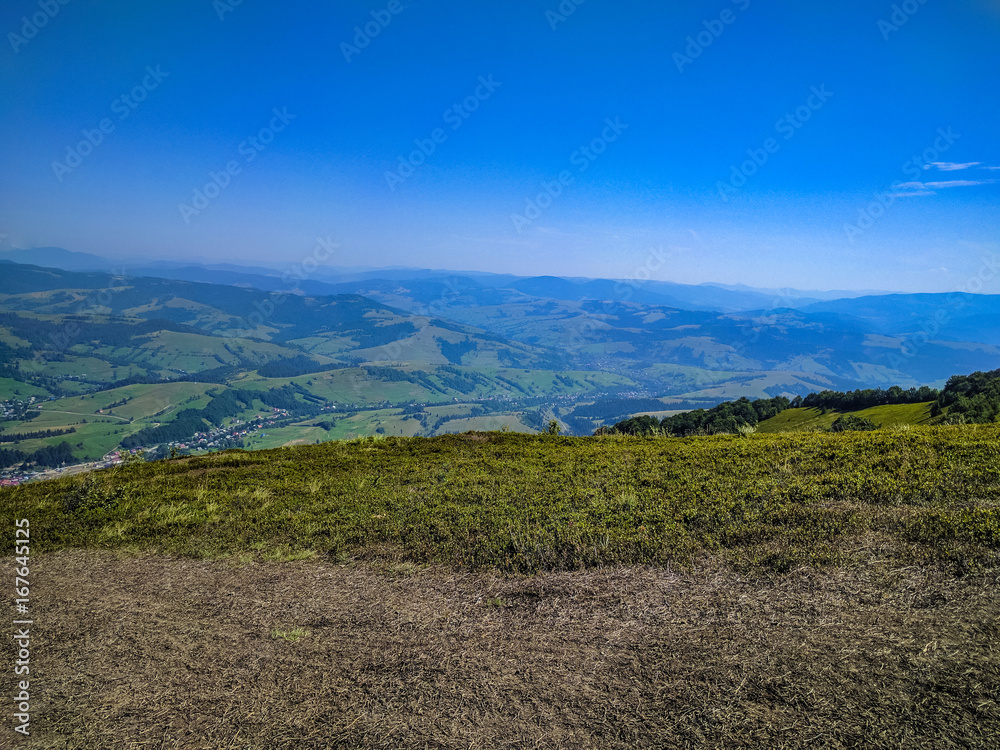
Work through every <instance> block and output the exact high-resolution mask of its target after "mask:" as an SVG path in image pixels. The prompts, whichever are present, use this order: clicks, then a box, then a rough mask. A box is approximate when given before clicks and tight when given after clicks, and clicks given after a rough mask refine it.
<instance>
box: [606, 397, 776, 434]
mask: <svg viewBox="0 0 1000 750" xmlns="http://www.w3.org/2000/svg"><path fill="white" fill-rule="evenodd" d="M790 405H791V402H790V401H789V400H788V399H787V398H785V397H784V396H779V397H777V398H765V399H758V400H756V401H751V400H750V399H748V398H741V399H739V400H737V401H727V402H726V403H724V404H719V405H718V406H713V407H712V408H711V409H695V410H694V411H688V412H684V413H683V414H675V415H674V416H672V417H664V418H663V419H662V420H658V419H657V418H656V417H652V416H650V415H648V414H645V415H643V416H640V417H632V418H631V419H626V420H624V421H622V422H619V423H618V424H616V425H614V426H612V427H602V428H600V429H598V430H597V432H595V433H594V434H595V435H608V434H621V435H654V434H666V435H671V436H673V437H687V436H688V435H717V434H719V433H732V432H737V431H738V430H739V429H740V427H744V426H749V427H756V426H757V423H758V422H763V421H764V420H765V419H770V418H771V417H773V416H776V415H778V414H780V413H781V412H783V411H784V410H785V409H787V408H789V406H790Z"/></svg>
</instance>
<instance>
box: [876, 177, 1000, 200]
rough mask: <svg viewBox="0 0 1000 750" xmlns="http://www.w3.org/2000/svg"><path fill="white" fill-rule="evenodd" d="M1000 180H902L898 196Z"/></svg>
mask: <svg viewBox="0 0 1000 750" xmlns="http://www.w3.org/2000/svg"><path fill="white" fill-rule="evenodd" d="M997 182H1000V180H944V181H941V182H901V183H900V184H899V185H897V186H896V190H897V192H896V193H894V195H895V196H896V197H897V198H903V197H907V196H916V195H935V192H934V191H935V190H947V189H948V188H956V187H975V186H976V185H992V184H994V183H997Z"/></svg>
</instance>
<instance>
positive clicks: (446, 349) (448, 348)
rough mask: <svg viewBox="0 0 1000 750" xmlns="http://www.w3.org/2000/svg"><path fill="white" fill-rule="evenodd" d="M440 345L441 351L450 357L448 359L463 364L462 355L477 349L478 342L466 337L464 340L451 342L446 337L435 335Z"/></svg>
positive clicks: (453, 362)
mask: <svg viewBox="0 0 1000 750" xmlns="http://www.w3.org/2000/svg"><path fill="white" fill-rule="evenodd" d="M434 340H435V341H436V342H437V344H438V346H439V347H441V353H442V354H443V355H444V356H445V357H447V358H448V361H449V362H451V363H452V364H456V365H460V364H462V356H463V355H465V354H468V353H469V352H471V351H475V349H476V342H475V341H473V340H472V339H469V338H466V339H463V340H462V341H458V342H456V343H454V344H453V343H451V342H450V341H446V340H445V339H442V338H439V337H437V336H435V337H434Z"/></svg>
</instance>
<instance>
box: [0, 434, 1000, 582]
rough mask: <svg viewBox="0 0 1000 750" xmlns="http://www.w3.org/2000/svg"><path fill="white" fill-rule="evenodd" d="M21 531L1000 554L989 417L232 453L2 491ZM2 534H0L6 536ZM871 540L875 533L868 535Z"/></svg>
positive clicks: (530, 564) (624, 551)
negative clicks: (878, 426)
mask: <svg viewBox="0 0 1000 750" xmlns="http://www.w3.org/2000/svg"><path fill="white" fill-rule="evenodd" d="M0 510H2V511H3V512H4V514H5V515H6V517H19V518H21V517H23V518H28V519H30V521H31V534H32V549H33V551H35V552H45V551H51V550H57V549H63V548H100V549H130V550H136V549H138V550H146V551H151V552H156V551H159V552H166V553H171V554H179V555H187V556H193V557H222V558H233V559H237V560H240V559H281V560H288V559H297V558H311V557H317V558H328V559H338V560H342V559H347V558H351V557H354V558H364V559H383V560H387V561H391V562H395V563H399V562H403V561H408V562H411V563H417V564H424V563H445V564H449V565H454V566H457V567H460V568H466V569H469V568H471V569H476V568H492V569H497V570H501V571H504V572H534V571H539V570H552V569H575V568H581V567H593V566H602V565H688V564H690V563H691V562H692V561H693V560H696V559H697V558H698V557H699V556H702V555H706V554H709V555H715V556H719V557H721V558H722V559H724V560H725V561H726V562H728V563H730V564H732V565H734V566H735V567H737V568H738V569H744V570H750V569H763V570H776V571H784V570H790V569H792V568H795V567H798V566H802V565H811V566H824V565H844V564H850V563H851V562H852V560H856V559H858V556H859V555H861V556H863V555H865V554H877V555H881V556H882V557H885V558H887V559H891V560H895V561H898V563H899V564H901V565H905V564H911V563H914V562H921V561H931V560H935V561H943V562H949V563H954V564H955V565H957V566H959V567H962V568H963V569H965V568H969V567H975V566H977V565H982V564H988V563H991V562H993V563H995V562H996V561H997V554H998V549H1000V527H998V524H1000V426H993V425H984V426H975V427H914V428H911V429H910V430H906V431H892V430H879V431H875V432H867V433H846V434H824V433H806V434H803V433H798V434H783V435H763V434H758V435H753V436H750V437H737V436H715V437H699V438H689V439H683V440H679V439H672V438H650V439H641V438H625V437H610V438H554V437H547V436H537V435H519V434H513V433H507V434H501V433H470V434H463V435H447V436H442V437H436V438H398V437H385V438H383V437H381V436H379V438H378V439H371V438H368V439H358V440H352V441H336V442H328V443H323V444H321V445H305V446H298V447H294V448H282V449H277V450H271V451H259V452H244V451H226V452H223V453H216V454H210V455H205V456H199V457H194V458H185V459H178V460H173V461H162V462H157V463H153V464H142V465H137V466H130V467H119V468H116V469H112V470H107V471H103V472H97V473H94V474H91V475H87V476H84V477H79V476H78V477H71V478H65V479H60V480H55V481H50V482H43V483H35V484H28V485H25V486H21V487H17V488H11V489H4V490H2V491H0ZM12 544H13V542H12V540H5V541H4V546H3V547H0V551H4V552H6V553H10V552H11V551H12V549H13V548H12ZM872 550H876V551H875V552H873V551H872Z"/></svg>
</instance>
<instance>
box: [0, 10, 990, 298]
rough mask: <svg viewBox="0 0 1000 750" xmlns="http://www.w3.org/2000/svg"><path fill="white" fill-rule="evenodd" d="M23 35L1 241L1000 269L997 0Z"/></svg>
mask: <svg viewBox="0 0 1000 750" xmlns="http://www.w3.org/2000/svg"><path fill="white" fill-rule="evenodd" d="M0 32H2V33H3V35H4V36H3V39H0V135H2V138H0V144H2V145H0V175H2V178H0V235H5V236H6V239H5V240H4V244H3V245H0V247H10V246H13V247H33V246H59V247H65V248H67V249H69V250H76V251H82V252H93V253H99V254H102V255H106V256H110V257H116V258H120V259H124V260H126V261H136V260H140V259H153V258H156V259H176V260H198V261H228V262H235V263H244V264H253V263H257V262H261V261H282V260H287V261H289V262H299V261H301V260H302V259H304V258H306V257H309V256H310V255H311V254H312V252H313V249H314V248H315V246H316V240H317V238H318V237H323V238H331V239H333V240H334V241H335V242H337V243H339V248H338V250H337V252H336V254H335V255H334V257H332V258H331V259H330V261H329V262H330V263H331V264H333V265H344V266H359V265H364V266H387V265H403V266H418V267H430V268H453V269H463V270H465V269H467V270H482V271H494V272H502V273H515V274H519V275H534V274H553V275H563V276H591V277H596V276H601V277H613V278H623V277H630V276H635V275H637V274H640V275H641V274H642V273H643V270H642V269H644V268H645V269H649V270H650V272H651V274H652V276H653V277H654V278H659V279H664V280H670V281H679V282H686V283H700V282H705V281H716V282H723V283H744V284H748V285H754V286H766V287H779V286H794V287H798V288H807V289H817V288H820V289H831V288H840V289H861V288H879V289H894V290H899V291H950V290H954V289H963V288H966V285H967V284H968V282H969V280H970V278H972V277H973V276H975V275H976V274H977V273H978V272H979V271H980V270H981V269H982V268H983V262H984V261H983V259H984V258H989V257H992V256H993V255H994V254H1000V138H998V133H1000V104H998V93H1000V86H998V84H997V82H998V80H1000V45H998V43H997V42H998V40H1000V0H960V1H956V2H945V1H944V0H924V1H923V2H920V0H907V1H906V2H898V3H892V2H884V3H883V2H860V1H858V0H846V1H845V2H840V3H821V4H816V3H805V2H780V1H779V0H774V1H772V2H764V1H763V0H714V1H713V2H686V3H662V2H645V1H643V2H639V1H635V2H628V1H623V2H611V0H585V1H581V0H575V1H574V0H565V1H564V2H562V3H560V2H559V0H537V1H536V0H513V1H512V2H507V3H497V2H489V3H487V2H476V1H474V0H465V1H464V2H457V1H455V0H440V1H438V2H432V1H431V0H392V1H391V2H390V0H385V1H383V0H374V1H373V2H368V1H367V0H365V1H361V2H358V1H355V0H343V1H342V2H337V3H331V4H330V5H329V7H321V8H317V7H314V4H313V3H305V2H283V3H276V2H265V0H242V1H241V2H240V1H238V0H214V1H213V0H174V1H173V2H170V3H155V4H146V3H132V2H124V1H117V0H116V1H114V2H104V3H97V2H93V1H88V0H9V2H7V3H5V4H4V7H3V9H2V10H0ZM0 239H3V238H2V237H0ZM996 276H997V277H996V278H995V279H994V280H992V281H991V282H989V283H987V284H986V286H985V288H983V289H982V291H984V292H989V293H1000V274H998V275H996Z"/></svg>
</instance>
